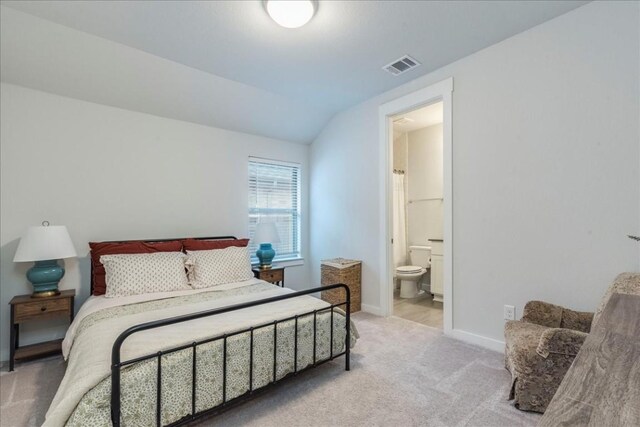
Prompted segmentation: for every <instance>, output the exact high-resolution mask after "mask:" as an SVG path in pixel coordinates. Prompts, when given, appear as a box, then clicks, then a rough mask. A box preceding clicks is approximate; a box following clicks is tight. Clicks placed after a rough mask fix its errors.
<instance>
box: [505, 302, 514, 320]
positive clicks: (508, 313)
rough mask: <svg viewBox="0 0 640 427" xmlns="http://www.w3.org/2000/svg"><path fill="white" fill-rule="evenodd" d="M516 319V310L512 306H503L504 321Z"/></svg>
mask: <svg viewBox="0 0 640 427" xmlns="http://www.w3.org/2000/svg"><path fill="white" fill-rule="evenodd" d="M515 319H516V308H515V307H514V306H512V305H505V306H504V320H515Z"/></svg>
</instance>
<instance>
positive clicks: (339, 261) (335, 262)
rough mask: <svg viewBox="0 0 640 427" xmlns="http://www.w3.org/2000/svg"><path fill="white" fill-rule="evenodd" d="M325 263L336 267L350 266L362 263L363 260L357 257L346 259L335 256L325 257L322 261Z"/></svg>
mask: <svg viewBox="0 0 640 427" xmlns="http://www.w3.org/2000/svg"><path fill="white" fill-rule="evenodd" d="M321 262H322V264H323V265H328V266H330V267H335V268H340V269H342V268H348V267H352V266H354V265H357V264H360V263H361V262H362V261H359V260H357V259H346V258H333V259H324V260H322V261H321Z"/></svg>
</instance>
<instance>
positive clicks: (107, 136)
mask: <svg viewBox="0 0 640 427" xmlns="http://www.w3.org/2000/svg"><path fill="white" fill-rule="evenodd" d="M0 99H1V108H0V111H1V117H0V121H1V122H2V127H1V132H0V150H1V151H0V159H1V163H0V170H1V180H0V183H1V192H0V194H1V200H0V218H1V223H0V245H1V249H0V265H1V273H0V274H1V275H0V290H1V298H0V335H1V340H0V342H1V343H2V347H1V355H0V359H1V360H7V359H8V345H9V337H8V331H9V325H8V323H9V305H8V302H9V300H10V299H11V298H12V297H13V296H14V295H18V294H25V293H30V292H31V286H30V285H29V284H28V282H27V281H26V278H25V272H26V270H27V269H28V268H29V267H30V265H29V264H28V263H21V264H14V263H13V262H12V260H13V256H14V254H15V250H16V247H17V244H18V241H19V238H20V236H21V235H22V234H23V233H24V231H25V230H26V229H27V227H28V226H30V225H39V224H40V223H41V222H42V221H43V220H49V221H50V222H51V223H52V224H63V225H66V226H67V227H68V229H69V233H70V234H71V237H72V239H73V241H74V244H75V246H76V249H77V251H78V254H79V258H78V259H77V260H73V259H72V260H67V261H65V266H66V269H67V273H66V276H65V277H64V279H63V280H62V282H61V283H60V287H61V288H63V289H76V291H77V293H78V297H77V300H76V307H79V306H80V303H81V302H82V301H83V300H84V299H85V298H86V297H87V296H88V293H89V259H88V257H87V254H88V250H89V248H88V245H87V242H89V241H101V240H118V239H144V238H162V237H184V236H214V235H227V234H232V235H236V236H239V237H240V236H246V235H247V203H248V202H247V200H248V182H247V158H248V156H259V157H266V158H272V159H279V160H286V161H292V162H298V163H301V165H302V189H303V191H302V218H303V224H302V242H303V248H302V249H303V255H307V254H308V238H307V237H308V231H307V230H308V200H307V194H308V193H307V190H308V170H309V167H308V152H309V148H308V146H306V145H300V144H293V143H288V142H283V141H278V140H273V139H268V138H263V137H258V136H252V135H247V134H242V133H237V132H231V131H225V130H221V129H216V128H212V127H206V126H202V125H196V124H192V123H187V122H181V121H177V120H171V119H166V118H161V117H156V116H151V115H148V114H143V113H136V112H132V111H127V110H121V109H117V108H113V107H107V106H103V105H98V104H93V103H88V102H84V101H78V100H74V99H71V98H64V97H61V96H57V95H51V94H46V93H44V92H39V91H35V90H31V89H25V88H23V87H20V86H15V85H11V84H5V83H2V85H1V96H0ZM247 119H249V118H247ZM286 285H287V286H288V287H295V288H303V287H308V286H309V274H308V264H307V265H304V266H299V267H290V268H287V270H286ZM63 325H64V322H62V323H55V324H54V323H52V322H49V324H40V325H35V329H34V327H32V326H31V325H24V326H23V329H22V330H21V333H22V331H24V334H23V335H22V337H23V338H24V343H29V342H32V341H34V340H40V339H43V338H46V339H51V338H54V337H59V336H61V335H62V334H63V332H64V326H63Z"/></svg>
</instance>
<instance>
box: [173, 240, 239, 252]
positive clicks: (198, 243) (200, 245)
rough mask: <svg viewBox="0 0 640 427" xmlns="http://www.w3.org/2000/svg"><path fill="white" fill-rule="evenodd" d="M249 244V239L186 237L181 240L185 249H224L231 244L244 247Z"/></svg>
mask: <svg viewBox="0 0 640 427" xmlns="http://www.w3.org/2000/svg"><path fill="white" fill-rule="evenodd" d="M248 244H249V239H238V240H230V239H229V240H197V239H186V240H183V241H182V246H183V247H184V250H185V251H208V250H210V249H224V248H228V247H231V246H235V247H239V248H244V247H246V246H247V245H248Z"/></svg>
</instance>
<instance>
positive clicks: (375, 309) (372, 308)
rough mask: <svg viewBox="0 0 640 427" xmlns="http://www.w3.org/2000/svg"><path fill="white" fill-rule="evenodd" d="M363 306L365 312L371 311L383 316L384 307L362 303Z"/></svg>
mask: <svg viewBox="0 0 640 427" xmlns="http://www.w3.org/2000/svg"><path fill="white" fill-rule="evenodd" d="M361 307H362V311H364V312H365V313H371V314H375V315H376V316H382V309H381V308H380V307H378V306H377V305H369V304H362V305H361Z"/></svg>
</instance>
